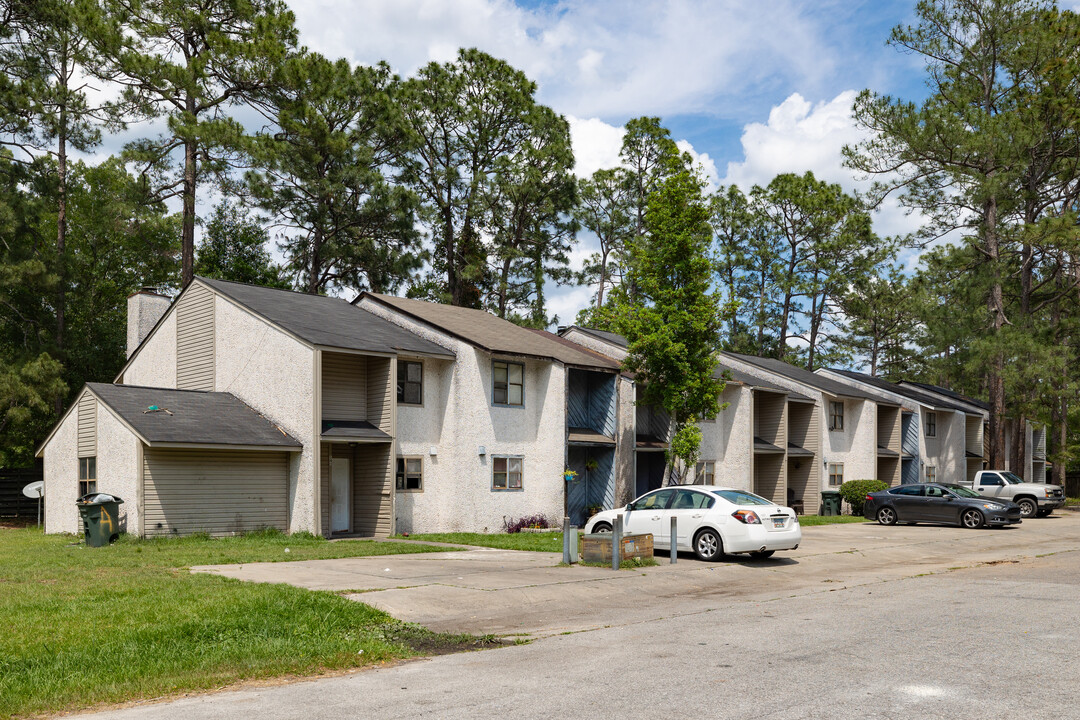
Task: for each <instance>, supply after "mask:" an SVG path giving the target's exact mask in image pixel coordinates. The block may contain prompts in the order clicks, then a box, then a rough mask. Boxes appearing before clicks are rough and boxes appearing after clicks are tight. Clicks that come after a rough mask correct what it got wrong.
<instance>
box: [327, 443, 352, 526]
mask: <svg viewBox="0 0 1080 720" xmlns="http://www.w3.org/2000/svg"><path fill="white" fill-rule="evenodd" d="M349 469H350V463H349V458H330V532H332V533H335V532H349V530H350V529H351V528H350V527H349V516H350V515H351V513H350V512H349V505H350V503H349V500H350V497H349V488H350V487H351V485H352V483H351V482H350V479H351V475H352V473H351V472H349Z"/></svg>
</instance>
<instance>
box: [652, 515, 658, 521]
mask: <svg viewBox="0 0 1080 720" xmlns="http://www.w3.org/2000/svg"><path fill="white" fill-rule="evenodd" d="M652 519H653V520H659V519H660V516H659V515H653V516H652Z"/></svg>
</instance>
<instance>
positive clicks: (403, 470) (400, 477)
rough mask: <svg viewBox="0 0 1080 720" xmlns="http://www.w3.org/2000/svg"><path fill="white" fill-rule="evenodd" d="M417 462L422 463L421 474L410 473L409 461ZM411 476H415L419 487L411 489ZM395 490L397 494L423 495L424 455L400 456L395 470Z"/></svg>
mask: <svg viewBox="0 0 1080 720" xmlns="http://www.w3.org/2000/svg"><path fill="white" fill-rule="evenodd" d="M410 460H415V461H417V462H418V463H420V472H419V473H415V472H409V461H410ZM410 476H415V477H416V480H417V481H418V482H419V486H418V487H414V488H411V487H409V478H410ZM394 488H395V489H396V490H397V492H407V493H422V492H424V457H423V456H422V455H399V456H398V459H397V463H396V465H395V469H394Z"/></svg>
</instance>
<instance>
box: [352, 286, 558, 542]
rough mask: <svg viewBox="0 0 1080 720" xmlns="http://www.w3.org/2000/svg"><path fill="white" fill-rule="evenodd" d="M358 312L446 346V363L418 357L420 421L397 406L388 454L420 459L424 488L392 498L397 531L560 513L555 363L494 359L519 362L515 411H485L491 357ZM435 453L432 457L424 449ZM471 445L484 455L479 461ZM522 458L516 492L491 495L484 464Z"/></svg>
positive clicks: (406, 322) (422, 329) (396, 318)
mask: <svg viewBox="0 0 1080 720" xmlns="http://www.w3.org/2000/svg"><path fill="white" fill-rule="evenodd" d="M360 305H361V307H363V308H364V309H366V310H370V311H371V312H373V313H375V314H376V315H379V316H380V317H384V318H386V319H387V320H389V321H391V322H393V323H395V324H397V325H399V326H401V327H404V328H406V329H408V330H411V331H413V332H415V333H416V334H417V335H419V336H421V337H423V338H425V339H428V340H431V341H433V342H435V343H437V344H439V345H441V346H442V347H445V348H447V349H449V350H451V351H452V352H454V354H455V355H456V356H457V360H456V361H455V362H453V363H446V362H438V361H430V360H425V362H424V371H425V378H424V388H423V393H424V408H423V410H422V412H423V413H424V414H425V415H434V416H435V418H437V420H431V419H430V418H428V419H427V420H426V421H421V422H415V423H414V422H410V418H414V417H415V416H416V415H417V414H418V413H417V412H416V411H417V410H418V409H417V408H410V407H407V406H404V405H399V406H398V426H397V428H398V430H397V443H398V448H397V454H398V456H412V455H420V456H422V457H423V459H424V478H423V484H424V490H423V492H412V493H403V492H399V493H397V499H396V502H397V507H396V513H397V528H398V531H399V532H413V533H416V532H452V531H476V532H497V531H499V530H501V529H502V526H503V522H504V519H511V518H518V517H521V516H523V515H533V514H543V515H547V516H549V517H550V518H551V519H553V520H556V521H558V520H560V519H561V518H562V516H563V512H564V493H565V489H564V487H563V485H564V481H563V479H562V471H563V468H564V467H565V465H564V463H565V462H566V458H565V453H566V372H565V368H563V367H562V366H561V365H559V364H557V363H551V362H547V361H541V360H533V359H527V358H515V357H503V356H497V358H498V359H505V360H508V361H511V362H521V363H523V364H524V366H525V372H524V378H525V396H524V397H525V404H524V406H523V407H499V406H494V405H492V402H491V401H492V387H491V384H492V379H491V373H492V371H491V362H492V356H491V355H489V354H488V353H486V352H484V351H482V350H479V349H477V348H475V347H473V346H472V345H470V344H468V343H465V342H463V341H460V340H458V339H456V338H453V337H451V336H449V335H447V334H445V333H443V332H441V331H439V330H437V329H435V328H432V327H430V326H427V325H425V324H424V323H421V322H418V321H415V320H412V319H411V318H408V317H405V316H402V315H400V314H398V313H397V312H395V311H393V310H390V309H389V308H386V307H385V306H383V305H381V304H380V303H377V302H375V301H372V300H370V299H364V300H361V302H360ZM432 445H434V446H435V447H436V455H435V456H432V455H431V454H430V452H429V449H430V447H431V446H432ZM480 446H483V447H484V448H485V454H484V455H482V456H481V455H480V454H479V452H478V449H479V447H480ZM497 455H510V456H521V457H523V458H524V464H523V478H522V484H523V490H521V491H493V490H492V489H491V467H492V458H493V457H494V456H497Z"/></svg>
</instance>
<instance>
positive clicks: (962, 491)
mask: <svg viewBox="0 0 1080 720" xmlns="http://www.w3.org/2000/svg"><path fill="white" fill-rule="evenodd" d="M941 487H944V488H948V489H949V492H951V493H952V494H953V495H959V496H960V497H969V498H977V497H982V495H980V494H979V493H977V492H975V491H974V490H972V489H971V488H966V487H964V486H963V485H942V486H941Z"/></svg>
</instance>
